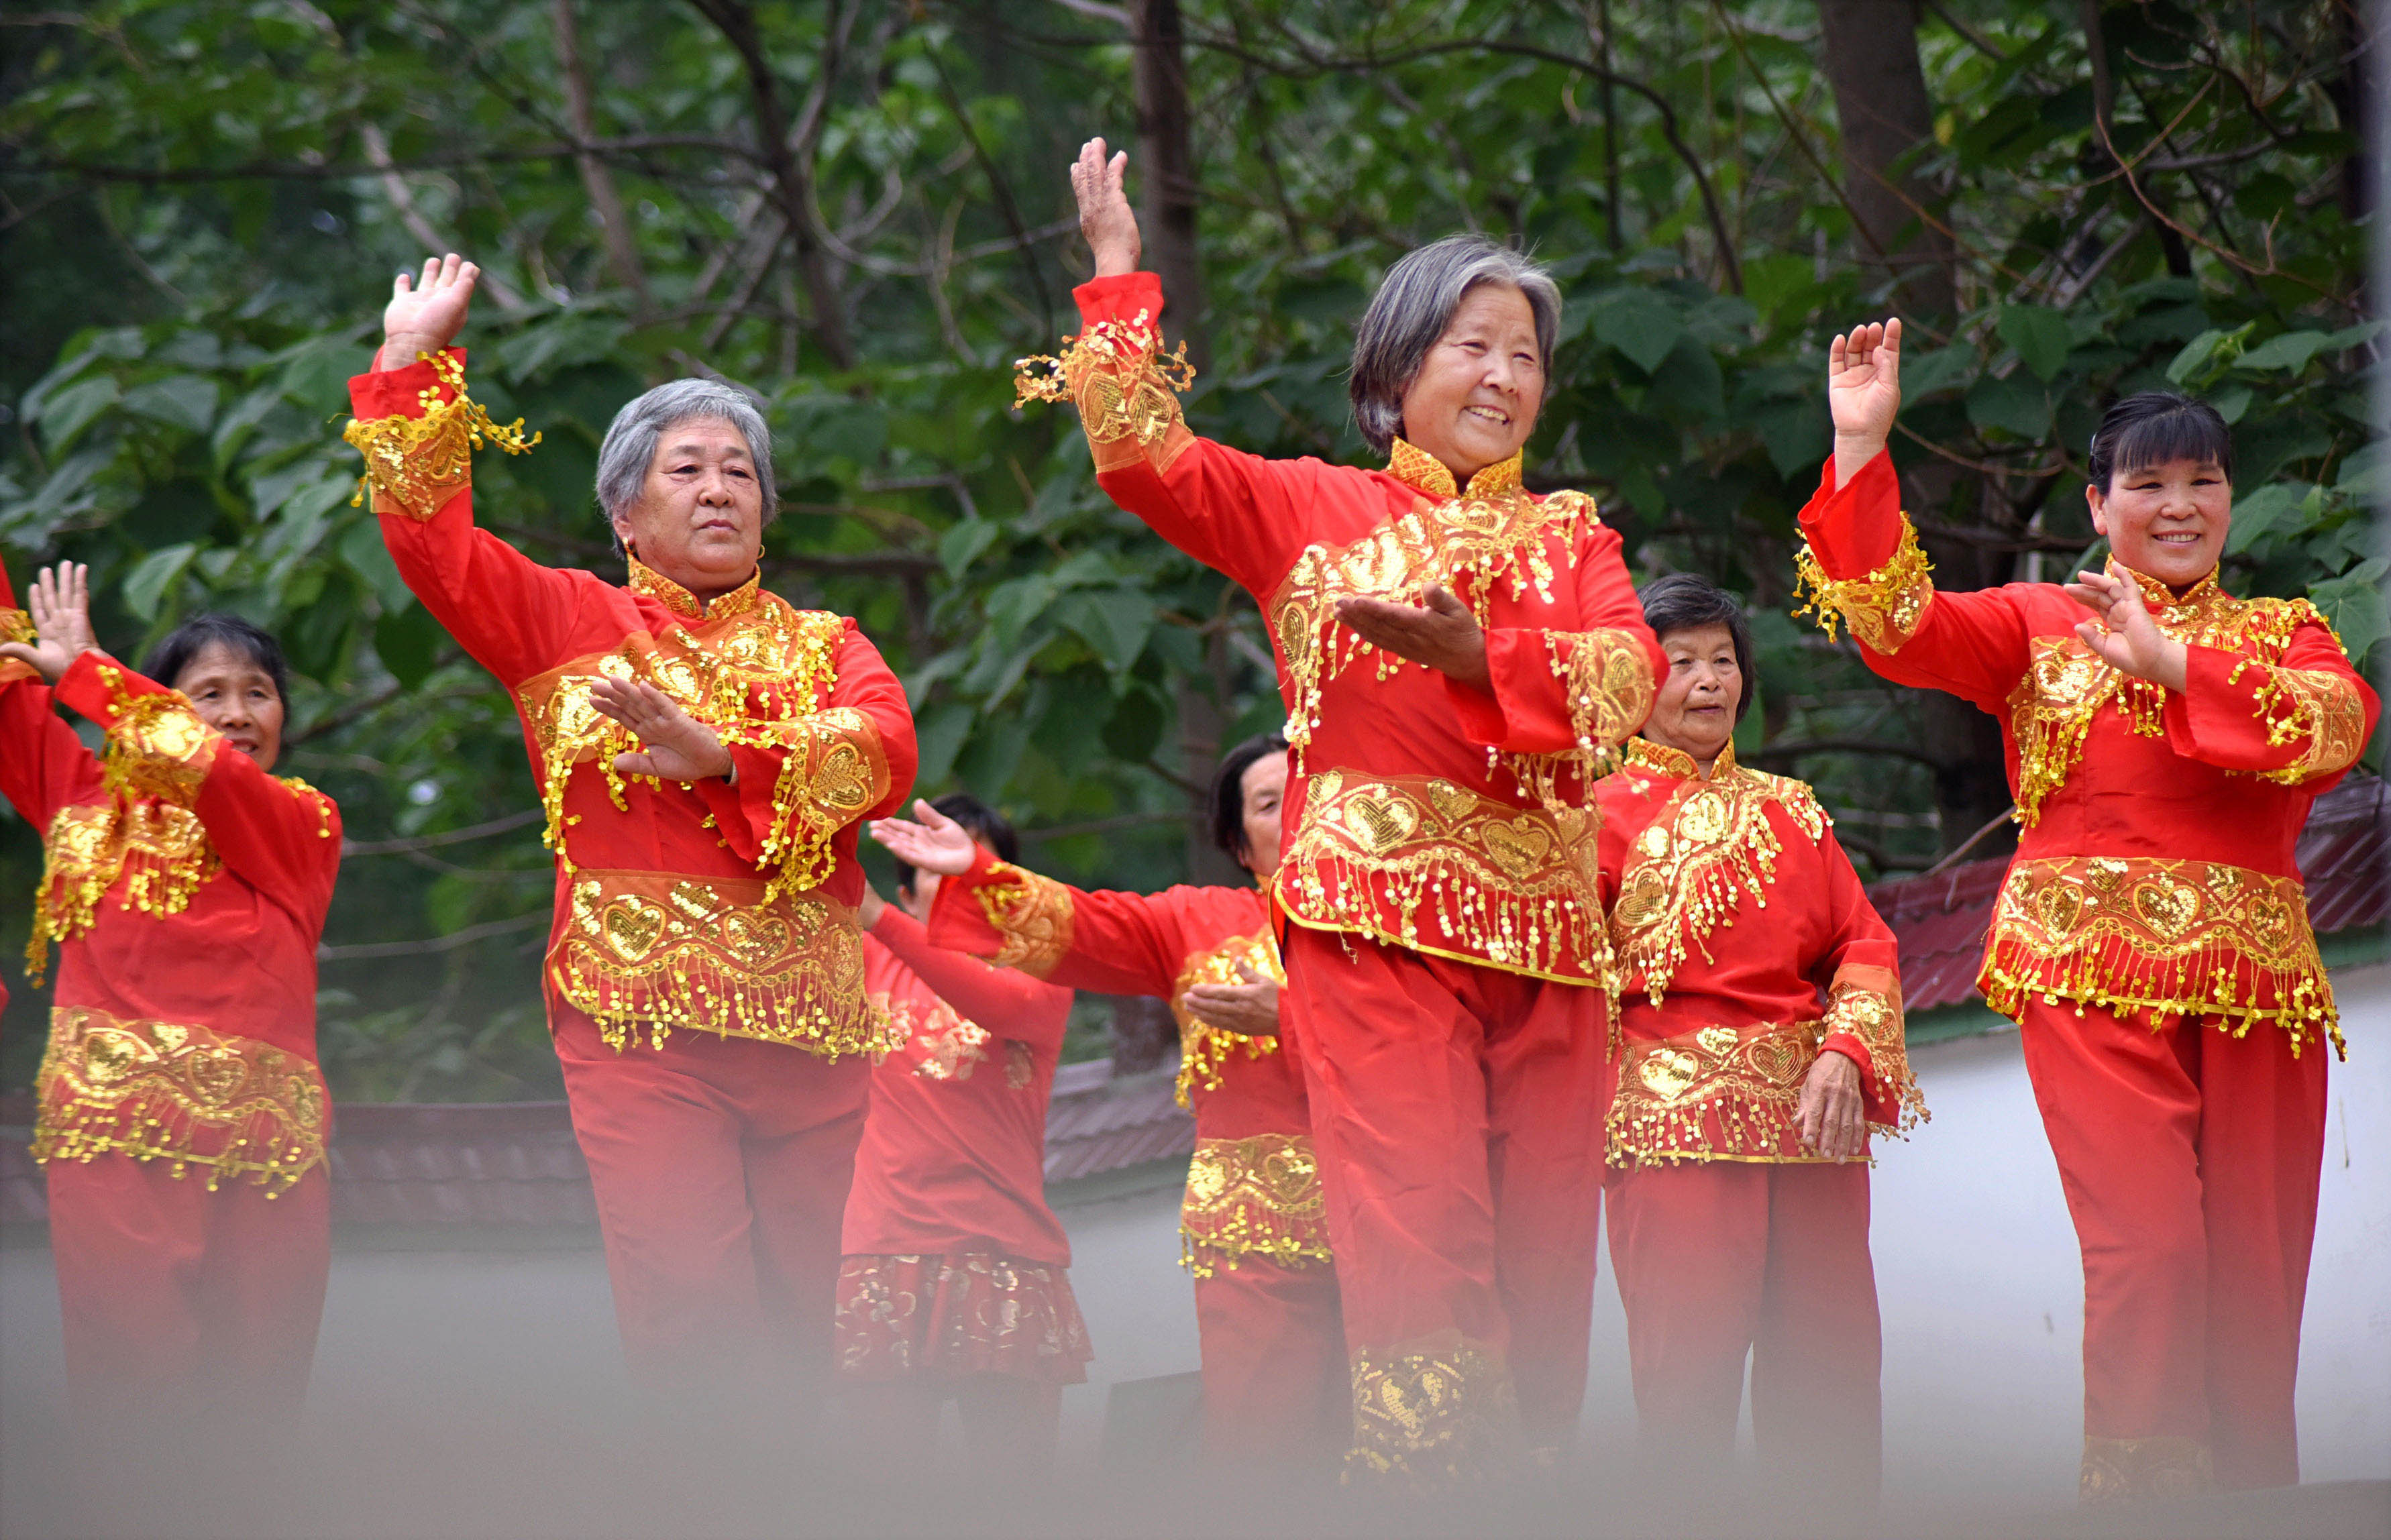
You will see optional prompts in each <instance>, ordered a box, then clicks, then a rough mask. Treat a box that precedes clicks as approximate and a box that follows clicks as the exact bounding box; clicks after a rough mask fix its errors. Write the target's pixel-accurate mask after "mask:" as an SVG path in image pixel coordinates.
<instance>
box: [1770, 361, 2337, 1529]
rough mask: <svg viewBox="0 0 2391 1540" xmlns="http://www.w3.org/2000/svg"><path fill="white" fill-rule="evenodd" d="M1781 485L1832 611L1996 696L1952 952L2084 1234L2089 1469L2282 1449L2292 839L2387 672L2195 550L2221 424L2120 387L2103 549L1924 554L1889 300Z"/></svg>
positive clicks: (2256, 1468) (2226, 524)
mask: <svg viewBox="0 0 2391 1540" xmlns="http://www.w3.org/2000/svg"><path fill="white" fill-rule="evenodd" d="M1827 387H1828V391H1827V398H1828V402H1829V405H1830V408H1831V410H1832V412H1833V416H1834V425H1835V440H1834V443H1835V452H1834V457H1833V459H1832V460H1831V461H1830V462H1829V464H1828V466H1827V467H1826V468H1825V471H1824V474H1823V475H1822V477H1821V479H1820V481H1819V485H1818V490H1817V492H1816V494H1815V495H1814V496H1813V497H1812V498H1811V500H1810V504H1809V506H1808V507H1805V508H1803V510H1802V530H1803V534H1804V535H1805V536H1807V538H1808V542H1809V545H1808V549H1807V551H1806V552H1805V553H1804V554H1803V569H1804V572H1805V575H1806V576H1807V577H1808V579H1809V580H1810V582H1811V584H1812V585H1813V593H1814V595H1815V597H1816V601H1817V603H1818V606H1819V609H1820V610H1821V611H1822V616H1823V619H1824V621H1825V622H1826V623H1827V624H1828V625H1829V628H1830V629H1831V627H1832V625H1833V624H1834V623H1835V622H1836V621H1838V620H1840V621H1842V622H1843V623H1845V624H1848V625H1849V626H1850V627H1851V630H1852V635H1853V636H1854V637H1855V639H1856V640H1857V641H1858V642H1859V644H1860V655H1861V657H1863V658H1865V659H1866V660H1867V661H1868V666H1869V667H1870V668H1873V669H1874V670H1876V671H1877V672H1878V673H1879V674H1883V675H1884V676H1885V677H1886V678H1888V679H1891V680H1893V681H1895V682H1897V683H1900V684H1905V685H1916V686H1921V687H1926V688H1929V689H1941V690H1949V691H1951V692H1952V693H1953V694H1956V695H1958V696H1960V697H1961V698H1963V699H1968V700H1971V701H1973V702H1974V703H1975V704H1977V705H1978V706H1980V707H1982V708H1983V709H1984V710H1985V711H1986V712H1991V713H1992V714H1993V715H1994V716H1996V717H1997V718H1998V719H1999V721H2000V724H2001V733H2002V738H2003V739H2004V741H2005V742H2006V744H2007V745H2008V749H2009V776H2010V787H2011V788H2012V789H2014V790H2015V791H2016V793H2017V819H2018V822H2019V823H2020V824H2022V825H2023V826H2024V828H2023V833H2022V834H2021V835H2020V836H2019V839H2018V853H2017V858H2016V859H2015V860H2014V861H2013V862H2011V863H2010V874H2009V879H2008V881H2007V882H2006V883H2005V884H2004V885H2003V886H2002V889H2001V899H2000V903H1999V904H1998V905H1997V906H1996V908H1995V910H1994V913H1993V923H1992V930H1991V935H1990V938H1989V940H1988V942H1987V944H1986V947H1985V954H1984V971H1983V973H1982V975H1981V976H1980V977H1979V978H1978V980H1977V986H1978V987H1979V988H1980V989H1982V990H1983V991H1984V997H1985V999H1986V1000H1987V1001H1989V1002H1990V1003H1991V1005H1992V1006H1993V1007H1994V1008H1995V1009H1996V1010H1998V1011H2001V1012H2002V1013H2003V1014H2005V1015H2008V1016H2010V1018H2012V1019H2013V1020H2016V1021H2017V1022H2018V1024H2019V1027H2020V1033H2019V1036H2020V1040H2021V1041H2022V1042H2023V1045H2024V1048H2025V1067H2026V1072H2027V1074H2028V1075H2029V1076H2031V1077H2032V1079H2033V1081H2034V1093H2035V1102H2036V1105H2037V1106H2038V1107H2039V1108H2040V1109H2041V1110H2042V1122H2043V1129H2044V1131H2045V1132H2046V1133H2047V1134H2048V1135H2049V1137H2050V1147H2051V1153H2052V1154H2053V1155H2054V1156H2056V1157H2057V1159H2058V1163H2059V1175H2060V1182H2061V1186H2062V1187H2064V1188H2065V1189H2066V1193H2067V1207H2068V1211H2069V1213H2071V1214H2072V1215H2073V1216H2074V1221H2075V1233H2076V1237H2077V1238H2078V1239H2079V1240H2080V1241H2081V1242H2082V1244H2083V1251H2084V1458H2083V1465H2082V1475H2081V1491H2082V1492H2083V1494H2084V1495H2085V1497H2086V1498H2087V1499H2094V1500H2097V1499H2101V1498H2106V1497H2111V1496H2117V1495H2152V1494H2165V1493H2174V1492H2185V1491H2196V1490H2198V1489H2200V1488H2202V1487H2204V1486H2207V1485H2209V1484H2211V1483H2216V1484H2221V1485H2224V1486H2227V1487H2249V1486H2272V1485H2281V1484H2287V1483H2290V1482H2296V1481H2298V1480H2299V1469H2300V1467H2299V1441H2298V1432H2297V1427H2296V1424H2295V1422H2294V1414H2293V1380H2294V1373H2295V1372H2296V1370H2297V1368H2298V1366H2299V1344H2300V1305H2301V1301H2302V1298H2303V1297H2304V1295H2305V1294H2306V1292H2307V1270H2308V1249H2309V1246H2310V1244H2311V1243H2312V1242H2313V1240H2314V1239H2315V1236H2316V1214H2317V1171H2318V1162H2319V1161H2320V1158H2321V1156H2322V1154H2323V1150H2324V1119H2325V1059H2326V1058H2327V1057H2328V1051H2327V1047H2326V1044H2327V1042H2328V1041H2330V1042H2332V1043H2333V1046H2339V1043H2340V1036H2341V1033H2340V1029H2339V1027H2338V1025H2337V1024H2336V1019H2335V1015H2334V1011H2333V985H2332V984H2331V982H2329V981H2328V980H2327V979H2326V977H2325V971H2324V965H2323V963H2322V961H2321V960H2320V958H2319V956H2317V947H2316V938H2315V936H2314V935H2313V933H2311V931H2310V930H2309V929H2308V919H2307V899H2306V894H2305V892H2304V891H2303V889H2302V887H2301V883H2300V874H2299V868H2298V866H2296V865H2295V864H2294V859H2293V847H2294V843H2295V842H2296V841H2297V840H2298V838H2299V833H2300V828H2301V827H2302V826H2303V825H2304V824H2305V823H2306V822H2307V813H2308V804H2309V803H2310V802H2313V801H2314V800H2315V799H2316V797H2317V794H2318V793H2320V792H2321V791H2324V790H2326V789H2329V788H2330V787H2332V786H2333V783H2334V782H2335V781H2338V780H2339V779H2340V778H2341V777H2342V776H2343V775H2344V774H2345V773H2346V771H2347V770H2348V769H2349V767H2350V765H2351V764H2354V763H2355V762H2356V761H2357V759H2358V756H2359V752H2360V751H2362V750H2363V749H2364V748H2365V746H2366V741H2367V739H2368V738H2369V737H2370V736H2371V735H2372V733H2373V730H2374V723H2375V718H2376V714H2377V712H2378V709H2379V703H2378V702H2377V700H2376V699H2375V695H2374V692H2373V691H2372V689H2370V688H2368V687H2367V685H2366V683H2365V681H2363V680H2361V679H2360V678H2359V677H2358V675H2357V674H2356V672H2355V671H2353V670H2352V669H2351V668H2350V666H2349V660H2348V658H2347V657H2346V656H2345V655H2344V653H2343V651H2342V648H2341V643H2340V641H2339V640H2338V639H2337V638H2336V637H2335V636H2334V635H2333V628H2332V627H2331V626H2330V625H2328V624H2326V622H2325V620H2324V617H2323V616H2322V615H2320V614H2319V613H2318V612H2317V610H2316V608H2315V607H2314V606H2313V605H2311V604H2309V603H2308V602H2307V600H2306V599H2276V598H2258V599H2239V598H2235V597H2232V596H2231V595H2229V594H2228V593H2226V592H2225V590H2224V589H2223V588H2221V587H2220V586H2218V583H2217V562H2218V558H2221V557H2222V556H2223V555H2224V553H2225V541H2226V534H2227V532H2228V531H2229V529H2230V527H2231V524H2232V518H2233V515H2232V507H2233V439H2232V434H2231V432H2230V430H2229V429H2228V428H2227V427H2226V424H2225V419H2224V418H2223V417H2219V416H2218V415H2217V411H2216V409H2215V408H2213V407H2211V406H2209V405H2207V404H2205V403H2203V402H2198V401H2194V400H2191V399H2190V398H2189V397H2185V396H2179V395H2174V394H2170V393H2167V392H2165V391H2150V392H2145V393H2143V394H2140V395H2135V396H2128V397H2127V398H2126V399H2125V400H2123V401H2120V402H2118V403H2117V404H2115V405H2114V406H2112V407H2111V408H2110V409H2109V411H2108V414H2107V415H2106V416H2105V417H2103V418H2102V419H2101V422H2100V428H2099V429H2098V430H2096V431H2095V432H2094V433H2093V435H2092V442H2091V444H2090V445H2089V451H2090V452H2089V454H2088V456H2087V460H2088V462H2089V464H2088V468H2089V470H2090V472H2091V475H2090V482H2089V484H2088V485H2087V487H2086V488H2085V498H2086V501H2087V505H2088V507H2089V509H2090V512H2091V516H2092V524H2093V527H2094V528H2095V529H2096V530H2098V531H2099V532H2100V533H2101V534H2102V535H2104V536H2106V537H2107V539H2108V542H2109V548H2110V551H2111V553H2112V556H2111V558H2110V560H2109V562H2108V564H2107V568H2106V570H2105V571H2098V572H2079V573H2077V574H2076V581H2075V582H2074V583H2072V584H2065V585H2061V584H2056V583H2014V584H2009V585H2008V586H2006V587H2001V588H1994V589H1988V590H1985V591H1983V592H1980V593H1946V592H1945V591H1944V590H1942V589H1939V588H1937V587H1935V585H1934V580H1933V578H1932V575H1931V573H1930V571H1929V570H1928V567H1927V563H1926V558H1925V557H1924V556H1923V555H1922V554H1921V553H1920V552H1919V545H1918V536H1917V532H1916V531H1914V530H1913V529H1912V528H1911V527H1910V524H1909V520H1908V519H1907V517H1906V515H1904V514H1903V512H1902V511H1901V487H1900V481H1899V479H1898V477H1897V476H1896V474H1895V472H1894V470H1893V460H1892V457H1891V456H1889V455H1888V454H1887V453H1886V450H1885V443H1886V440H1887V438H1888V436H1889V435H1890V434H1891V432H1892V430H1893V418H1894V416H1895V414H1896V413H1897V412H1898V411H1899V409H1900V405H1901V323H1900V322H1898V321H1893V322H1891V323H1888V324H1885V325H1881V326H1879V325H1870V326H1864V327H1858V328H1856V329H1855V330H1854V331H1852V332H1851V333H1849V334H1848V335H1846V336H1842V337H1838V338H1836V339H1835V340H1834V342H1833V344H1832V346H1831V347H1830V349H1829V355H1828V364H1827Z"/></svg>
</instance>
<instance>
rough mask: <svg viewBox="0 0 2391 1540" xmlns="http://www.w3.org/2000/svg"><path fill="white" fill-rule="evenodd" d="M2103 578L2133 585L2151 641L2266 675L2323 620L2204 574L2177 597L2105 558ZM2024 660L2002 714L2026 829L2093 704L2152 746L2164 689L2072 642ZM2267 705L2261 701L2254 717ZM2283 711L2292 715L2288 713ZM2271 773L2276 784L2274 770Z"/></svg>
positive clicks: (2046, 642)
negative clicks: (2149, 623) (2296, 636)
mask: <svg viewBox="0 0 2391 1540" xmlns="http://www.w3.org/2000/svg"><path fill="white" fill-rule="evenodd" d="M2109 571H2110V572H2111V573H2112V574H2113V575H2116V576H2121V577H2126V578H2131V579H2132V580H2133V581H2134V582H2136V583H2137V584H2140V586H2141V589H2142V594H2143V597H2145V598H2146V599H2147V600H2149V601H2150V606H2151V617H2152V620H2153V621H2154V622H2156V623H2157V625H2158V629H2159V634H2160V635H2163V636H2165V637H2166V638H2167V639H2168V640H2170V641H2177V642H2181V643H2183V644H2184V645H2185V646H2187V647H2208V648H2218V649H2220V650H2222V651H2226V652H2234V653H2241V652H2243V651H2244V649H2245V648H2246V649H2249V650H2248V655H2247V656H2246V657H2244V658H2243V659H2242V666H2246V665H2248V664H2250V663H2256V664H2258V665H2260V666H2262V667H2268V668H2271V667H2272V666H2273V664H2274V662H2275V661H2276V660H2277V659H2278V658H2280V657H2281V656H2282V652H2283V648H2286V647H2287V646H2289V645H2290V643H2291V639H2292V633H2293V632H2294V631H2295V630H2297V629H2298V628H2299V627H2300V626H2301V625H2303V624H2306V623H2307V622H2310V621H2314V622H2318V623H2320V624H2321V623H2323V621H2324V617H2323V616H2322V615H2321V614H2320V613H2319V612H2318V610H2317V608H2316V606H2314V605H2312V604H2310V603H2309V602H2308V601H2307V600H2306V599H2237V598H2235V597H2233V596H2232V595H2230V594H2228V593H2227V592H2225V591H2224V590H2223V589H2222V588H2219V587H2218V586H2217V574H2216V573H2214V572H2211V573H2210V574H2209V575H2208V576H2206V577H2204V578H2203V579H2201V580H2200V581H2199V582H2198V583H2196V584H2193V585H2192V586H2191V589H2190V590H2189V591H2188V592H2186V593H2185V594H2184V595H2182V596H2181V597H2177V596H2176V595H2175V594H2173V593H2172V592H2171V591H2170V590H2168V589H2167V588H2166V587H2165V585H2164V584H2161V583H2159V582H2158V581H2157V580H2156V579H2155V578H2147V577H2144V576H2142V574H2140V573H2139V572H2137V571H2134V570H2133V569H2131V568H2129V567H2126V566H2125V565H2124V564H2122V563H2120V562H2118V561H2115V560H2111V562H2110V563H2109ZM2029 655H2030V658H2031V660H2032V661H2030V662H2029V663H2028V664H2027V666H2026V671H2025V674H2024V675H2023V677H2021V678H2020V679H2019V680H2018V682H2017V685H2016V687H2014V688H2013V689H2011V690H2010V697H2009V711H2010V736H2011V737H2012V738H2015V739H2016V740H2017V754H2018V768H2017V821H2018V822H2019V823H2021V824H2023V825H2025V826H2027V827H2029V828H2031V827H2032V826H2033V825H2034V824H2035V823H2036V821H2037V820H2038V819H2039V818H2040V817H2041V816H2042V804H2043V802H2044V800H2045V799H2046V798H2048V797H2049V795H2050V793H2052V792H2053V791H2056V790H2058V789H2060V788H2061V786H2063V785H2065V784H2066V782H2067V777H2068V776H2069V774H2070V773H2071V772H2072V771H2073V770H2074V768H2075V764H2076V762H2077V761H2078V760H2080V759H2081V758H2083V756H2084V744H2085V740H2086V738H2088V737H2089V736H2090V734H2091V731H2092V722H2093V719H2094V718H2095V717H2097V716H2098V715H2099V714H2100V709H2101V708H2102V707H2103V706H2107V705H2114V706H2115V708H2116V711H2117V713H2118V714H2119V715H2120V716H2122V717H2124V718H2125V720H2126V725H2128V726H2129V727H2130V728H2131V729H2132V730H2133V731H2134V732H2136V733H2138V734H2139V735H2141V736H2142V737H2144V738H2162V737H2164V736H2165V733H2166V726H2165V712H2166V702H2167V692H2166V688H2165V686H2162V685H2157V684H2154V683H2152V681H2150V680H2148V679H2136V678H2129V677H2127V676H2126V674H2121V673H2119V672H2118V671H2117V670H2116V669H2114V668H2112V667H2111V666H2110V665H2109V664H2108V662H2107V661H2105V660H2103V659H2102V658H2101V657H2100V654H2098V653H2096V652H2094V651H2093V650H2092V649H2091V648H2088V647H2087V646H2085V645H2084V642H2083V640H2082V639H2081V638H2079V637H2077V636H2074V635H2065V636H2036V637H2035V638H2034V639H2033V640H2032V642H2031V643H2030V644H2029ZM2234 673H2235V674H2236V675H2238V674H2240V673H2241V666H2237V667H2236V669H2235V670H2234ZM2273 699H2274V698H2271V697H2269V698H2265V699H2262V700H2261V703H2260V707H2259V710H2260V712H2261V714H2264V713H2265V712H2266V711H2267V710H2268V706H2269V704H2271V703H2272V701H2273ZM2293 711H2294V716H2296V714H2297V707H2296V705H2295V706H2294V708H2293ZM2283 741H2286V742H2288V741H2289V738H2285V739H2284V740H2283ZM2272 774H2274V775H2275V776H2278V777H2280V776H2281V772H2273V773H2272Z"/></svg>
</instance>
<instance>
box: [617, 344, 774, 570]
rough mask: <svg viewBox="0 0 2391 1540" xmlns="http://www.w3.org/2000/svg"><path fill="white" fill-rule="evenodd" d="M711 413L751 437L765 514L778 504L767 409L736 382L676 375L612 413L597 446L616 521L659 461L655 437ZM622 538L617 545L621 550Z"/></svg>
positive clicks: (749, 443) (766, 516)
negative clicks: (759, 408)
mask: <svg viewBox="0 0 2391 1540" xmlns="http://www.w3.org/2000/svg"><path fill="white" fill-rule="evenodd" d="M704 418H713V419H716V420H718V421H721V422H727V423H729V424H730V426H731V427H733V428H736V429H737V430H739V436H740V437H742V438H743V439H745V440H746V441H747V457H748V458H749V459H751V460H753V461H755V462H756V486H757V487H758V489H760V490H761V491H762V493H763V494H764V520H765V521H766V522H767V523H769V522H770V521H771V518H772V515H773V514H775V513H777V512H778V511H779V510H780V506H781V498H780V492H779V489H778V488H777V487H775V486H774V485H773V482H772V430H770V429H769V428H767V427H765V426H764V414H763V413H761V412H758V411H757V410H756V403H755V401H754V400H753V399H752V398H751V397H750V396H749V395H748V394H747V392H746V391H743V390H741V389H740V388H739V387H738V386H736V385H732V384H730V383H728V382H726V381H723V380H719V379H675V380H671V381H668V382H667V383H666V384H663V385H659V386H657V387H656V388H655V389H654V390H653V391H648V392H647V393H646V394H644V395H641V396H640V397H638V398H636V399H635V400H633V401H632V402H630V403H629V404H627V405H626V406H625V407H624V408H623V409H622V410H621V411H619V412H617V413H615V414H614V423H613V424H612V425H611V426H610V427H608V428H607V430H606V442H605V443H602V444H601V445H599V447H598V506H599V507H601V508H603V509H604V510H605V512H606V522H607V523H608V525H609V526H612V525H613V523H614V516H615V515H617V514H619V513H623V512H625V511H627V509H628V508H629V507H631V505H632V504H634V503H637V502H638V501H639V500H640V489H641V488H642V487H644V486H646V485H647V482H648V467H650V466H651V465H653V464H654V463H655V458H656V441H657V440H658V439H661V438H663V437H664V436H665V434H666V433H667V432H668V431H670V430H673V429H675V428H678V427H679V426H680V425H681V424H682V423H684V422H696V421H699V420H701V419H704ZM621 546H622V543H621V541H619V540H617V541H616V542H615V548H616V552H617V554H620V551H621Z"/></svg>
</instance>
